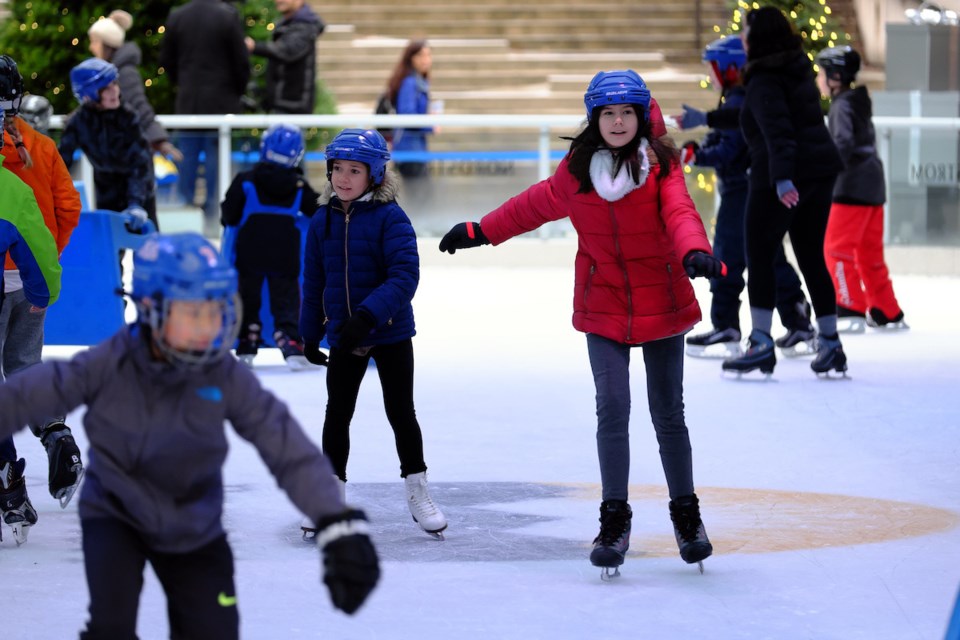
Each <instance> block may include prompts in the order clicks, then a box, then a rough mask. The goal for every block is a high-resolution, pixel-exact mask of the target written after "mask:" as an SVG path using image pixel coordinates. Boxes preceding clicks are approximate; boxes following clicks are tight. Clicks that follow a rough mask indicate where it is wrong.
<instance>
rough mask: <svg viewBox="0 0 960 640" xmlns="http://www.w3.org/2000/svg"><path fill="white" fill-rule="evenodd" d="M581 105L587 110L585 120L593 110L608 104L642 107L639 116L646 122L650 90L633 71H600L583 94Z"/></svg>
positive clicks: (648, 111)
mask: <svg viewBox="0 0 960 640" xmlns="http://www.w3.org/2000/svg"><path fill="white" fill-rule="evenodd" d="M583 104H584V106H585V107H586V108H587V120H589V119H590V117H591V115H592V114H593V110H594V109H596V108H597V107H602V106H605V105H608V104H635V105H639V106H640V107H642V113H640V114H639V115H640V116H641V117H642V118H643V120H646V119H647V114H649V113H650V90H649V89H647V85H646V84H645V83H644V82H643V78H641V77H640V74H638V73H637V72H636V71H634V70H633V69H624V70H620V71H600V72H599V73H597V75H595V76H593V80H591V81H590V85H589V86H588V87H587V92H586V93H585V94H583Z"/></svg>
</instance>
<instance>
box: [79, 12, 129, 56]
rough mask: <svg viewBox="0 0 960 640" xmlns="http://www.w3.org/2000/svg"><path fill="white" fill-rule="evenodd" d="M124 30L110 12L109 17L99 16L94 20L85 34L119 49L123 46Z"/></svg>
mask: <svg viewBox="0 0 960 640" xmlns="http://www.w3.org/2000/svg"><path fill="white" fill-rule="evenodd" d="M115 13H119V12H115ZM124 13H126V12H124ZM127 15H129V14H127ZM125 31H126V29H124V28H123V27H121V26H120V24H119V23H118V21H117V20H115V19H114V18H113V16H112V14H111V17H110V18H100V19H99V20H97V21H96V22H94V23H93V26H91V27H90V28H89V29H88V30H87V35H89V36H90V37H91V38H96V39H97V40H99V41H100V42H102V43H103V44H105V45H107V46H108V47H113V48H114V49H119V48H120V47H122V46H123V40H124V35H125Z"/></svg>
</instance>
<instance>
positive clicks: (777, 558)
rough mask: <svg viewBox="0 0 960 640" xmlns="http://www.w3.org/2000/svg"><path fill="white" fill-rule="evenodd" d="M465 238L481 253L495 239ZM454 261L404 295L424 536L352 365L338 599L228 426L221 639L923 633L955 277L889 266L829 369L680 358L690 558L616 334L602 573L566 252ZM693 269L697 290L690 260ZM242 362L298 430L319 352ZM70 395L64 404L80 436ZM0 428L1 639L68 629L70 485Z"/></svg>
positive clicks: (150, 626) (430, 271)
mask: <svg viewBox="0 0 960 640" xmlns="http://www.w3.org/2000/svg"><path fill="white" fill-rule="evenodd" d="M478 251H481V250H478ZM482 251H487V252H488V255H489V259H490V265H495V264H496V249H489V248H488V249H482ZM458 259H459V254H458V256H454V257H450V258H449V259H448V260H447V261H446V262H440V261H430V262H429V263H428V264H427V265H426V266H425V267H424V269H423V273H422V280H421V285H420V289H419V291H418V293H417V297H416V299H415V300H414V304H415V309H416V313H417V326H418V335H417V337H416V338H415V340H414V344H415V349H416V362H417V373H416V402H417V413H418V416H419V419H420V423H421V425H422V428H423V432H424V440H425V450H426V460H427V464H428V465H429V468H430V471H429V474H430V479H431V484H432V485H433V486H434V493H435V497H436V498H437V501H438V502H439V503H440V505H441V507H443V508H444V510H445V511H446V514H447V517H448V519H449V521H450V527H449V529H448V531H447V540H446V541H445V542H436V541H434V540H432V539H430V538H429V537H427V536H426V535H425V534H422V533H420V532H419V531H418V529H417V528H416V527H415V525H414V523H413V522H412V521H411V520H410V518H409V514H408V513H407V512H406V507H405V504H404V499H403V495H402V489H401V487H402V483H401V481H400V479H399V466H398V462H397V458H396V454H395V451H394V445H393V438H392V434H391V432H390V430H389V427H388V425H387V423H386V420H385V418H384V415H383V409H382V403H381V398H380V390H379V381H378V380H377V377H376V375H375V371H374V370H371V371H370V372H369V374H368V376H367V378H366V380H365V381H364V386H363V388H362V392H361V396H360V402H359V405H358V409H357V413H356V417H355V419H354V424H353V430H352V451H351V458H350V467H349V482H348V485H347V494H348V499H350V500H353V501H356V502H358V503H359V504H358V506H360V507H363V508H366V509H367V510H368V511H369V512H370V514H371V516H372V519H373V523H372V525H373V528H374V532H375V533H374V537H375V542H376V544H377V545H378V547H379V548H380V549H381V552H382V555H383V557H384V562H383V579H382V582H381V584H380V585H379V587H378V588H377V590H376V591H375V592H374V593H373V595H372V597H371V598H370V600H369V601H368V603H367V604H366V605H365V606H364V607H363V609H361V610H360V612H359V613H358V614H357V615H356V616H353V617H349V616H346V615H343V614H342V613H339V612H337V611H335V610H334V609H333V608H332V607H331V605H330V603H329V599H328V597H327V593H326V590H325V588H324V587H323V585H322V584H321V583H320V581H319V571H320V567H319V559H318V555H317V552H316V550H315V549H314V548H313V547H312V545H310V544H308V543H305V542H303V541H301V540H300V539H299V531H298V526H299V521H300V515H299V514H298V513H297V512H296V511H295V510H294V508H293V507H292V506H291V504H290V503H289V501H288V500H287V498H286V497H285V496H284V495H283V494H282V493H281V492H280V491H279V490H278V489H277V488H276V484H275V483H274V482H273V480H272V478H271V477H270V476H269V474H268V473H267V471H266V469H265V467H264V466H263V464H262V463H261V461H260V460H259V458H258V456H257V455H256V452H255V451H254V450H253V449H252V448H251V447H250V446H249V445H248V444H246V443H244V442H242V441H240V440H239V439H237V438H236V437H234V436H231V442H232V443H233V447H232V451H231V454H230V457H229V459H228V461H227V465H226V468H225V471H224V477H225V482H226V484H227V503H226V508H225V510H226V516H225V522H226V527H227V529H228V531H229V539H230V542H231V544H232V546H233V549H234V553H235V556H236V581H237V590H238V598H239V607H240V614H241V624H242V637H244V638H246V639H261V638H265V639H273V638H329V639H333V638H337V639H347V638H357V639H372V638H382V639H407V638H409V639H411V640H424V639H432V638H451V639H454V638H457V639H459V638H478V639H479V638H483V639H488V638H498V639H499V638H518V639H519V638H523V639H525V640H532V639H538V638H544V639H550V640H558V639H567V638H570V639H573V638H578V639H579V638H811V639H823V638H838V639H839V638H843V639H850V638H864V639H870V640H878V639H885V638H889V639H897V640H900V639H914V638H916V639H938V638H942V637H943V634H944V631H945V629H946V625H947V621H948V618H949V615H950V612H951V610H952V607H953V602H954V599H955V597H956V594H957V588H958V584H960V550H958V548H960V544H958V543H960V531H958V528H957V524H958V522H960V479H958V463H960V452H958V449H960V437H958V423H960V399H958V395H960V365H958V362H960V340H958V338H957V335H958V332H957V325H956V319H957V306H956V301H957V300H958V299H960V279H956V278H930V277H917V276H897V277H895V285H896V289H897V293H898V296H899V298H900V301H901V303H902V306H903V308H904V309H905V310H906V314H907V320H908V321H909V322H910V324H911V326H912V328H911V330H910V331H907V332H903V333H893V334H885V333H880V332H878V331H876V330H868V331H867V333H866V334H864V335H858V336H845V337H844V338H843V341H844V346H845V349H846V351H847V354H848V356H849V360H850V371H849V373H850V377H851V380H847V381H824V380H819V379H817V378H816V377H815V376H814V375H813V373H812V372H811V371H810V369H809V359H796V360H786V359H783V358H781V359H780V361H779V362H778V364H777V368H776V371H775V373H774V376H773V379H772V380H771V381H768V382H759V381H755V380H756V379H758V378H759V375H758V374H753V376H756V378H755V379H754V381H749V380H747V379H744V380H742V381H736V380H734V379H729V378H728V379H725V378H723V377H722V376H721V373H720V364H719V361H717V360H694V359H690V358H687V360H686V383H685V400H686V416H687V424H688V425H689V428H690V431H691V438H692V443H693V448H694V472H695V479H696V483H697V487H698V493H699V495H700V497H701V505H702V511H703V517H704V521H705V524H706V528H707V531H708V533H709V534H710V536H711V538H712V541H713V543H714V546H715V549H716V552H715V555H714V556H713V557H712V558H710V559H709V560H707V562H706V563H705V565H706V573H705V574H704V575H700V574H699V573H698V572H697V570H696V568H695V566H690V565H686V564H684V563H683V562H682V561H681V560H680V559H679V556H678V555H677V553H676V546H675V544H674V542H673V540H672V530H671V527H670V521H669V517H668V514H667V495H666V488H665V486H664V482H663V473H662V470H661V468H660V463H659V458H658V455H657V449H656V441H655V439H654V434H653V428H652V426H651V425H650V421H649V414H648V412H647V407H646V395H645V386H644V374H643V366H642V362H641V352H640V351H639V350H637V351H635V352H634V354H635V355H634V364H633V367H632V373H633V377H632V386H633V389H634V398H633V407H634V411H633V420H632V429H631V441H632V451H633V464H632V469H631V485H632V489H631V491H632V494H631V503H632V504H633V506H634V510H635V515H634V520H633V537H632V547H631V550H630V555H629V556H628V558H627V561H626V563H625V565H624V566H623V567H622V576H621V577H620V578H618V579H617V580H615V581H614V582H612V583H602V582H601V581H600V578H599V570H598V569H596V568H594V567H592V566H591V565H590V563H589V561H588V560H587V555H588V553H589V542H590V540H591V539H592V538H593V536H594V535H596V531H597V515H598V512H597V505H598V503H599V488H598V485H597V483H598V481H599V472H598V469H597V461H596V452H595V446H594V429H595V416H594V405H593V402H594V401H593V395H594V392H593V386H592V378H591V375H590V371H589V366H588V363H587V357H586V347H585V340H584V337H583V336H582V335H581V334H579V333H577V332H575V331H574V330H573V329H572V327H571V325H570V315H571V308H570V302H571V301H570V298H571V294H572V270H571V268H570V267H568V266H564V267H522V268H520V267H518V268H504V267H497V266H490V267H462V266H458ZM460 264H462V263H460ZM696 286H697V291H698V295H699V297H700V300H701V305H702V306H703V308H704V309H707V308H708V305H709V294H708V292H707V290H706V287H705V283H703V282H702V281H697V283H696ZM744 306H746V304H745V305H744ZM744 326H745V327H746V326H748V325H747V324H746V321H745V325H744ZM704 328H705V325H703V324H702V325H700V326H698V327H697V328H696V329H695V330H697V331H699V330H703V329H704ZM775 333H776V331H775ZM45 355H47V356H52V357H59V356H63V355H64V351H63V350H62V349H61V350H57V349H50V350H48V352H47V353H46V354H45ZM257 371H258V373H259V375H260V377H261V379H262V381H263V383H264V384H265V385H266V386H267V387H269V388H270V389H272V390H273V391H274V392H275V393H277V394H278V395H279V396H281V397H282V398H283V399H284V400H285V401H286V402H287V403H288V404H289V405H290V407H291V408H292V410H293V412H294V413H295V414H296V416H297V417H298V418H299V419H300V420H301V421H302V422H303V424H304V426H305V428H306V429H307V430H308V432H309V433H310V435H311V436H312V437H313V439H314V440H315V441H316V442H318V443H319V441H320V432H321V426H322V420H323V414H324V407H325V402H326V391H325V387H324V375H325V373H324V370H322V369H321V370H315V371H309V372H301V373H294V372H289V371H287V370H286V369H285V368H284V367H283V365H282V362H281V360H280V358H279V355H278V354H277V353H276V352H275V351H274V350H269V351H264V352H262V353H261V355H260V356H259V357H258V359H257ZM81 417H82V415H81V413H80V412H77V413H75V414H72V415H71V416H70V420H69V422H70V423H71V424H72V425H73V426H74V429H75V430H74V433H75V435H76V437H77V440H78V441H79V443H80V445H81V447H82V448H84V449H85V448H86V439H85V436H84V432H83V429H82V426H81ZM17 445H18V447H19V449H20V452H21V455H24V456H25V457H26V458H27V460H28V463H29V464H28V467H27V477H28V485H29V490H30V494H31V496H32V499H33V503H34V505H35V506H36V508H37V510H38V512H39V514H40V521H39V523H38V524H37V526H35V527H34V528H33V530H32V532H31V533H30V539H29V541H28V543H27V544H26V545H24V546H22V547H20V548H17V547H16V546H15V545H14V543H13V540H12V536H11V535H4V541H3V542H2V543H0V572H2V576H3V577H4V586H5V588H4V604H3V611H4V612H5V614H6V616H5V617H6V619H7V620H8V621H9V622H10V623H13V624H15V625H16V626H19V625H24V628H25V629H26V631H25V635H24V633H21V632H18V633H12V632H11V631H10V629H11V627H9V626H7V625H5V630H4V632H3V636H4V637H7V636H8V635H9V637H23V638H38V639H43V640H45V639H62V638H72V637H76V636H77V633H78V631H79V630H80V629H81V628H82V627H83V624H84V621H85V619H86V606H87V593H86V584H85V581H84V574H83V563H82V554H81V552H80V536H79V524H78V520H77V515H76V501H74V503H72V504H71V505H69V506H68V508H67V509H66V510H65V511H61V510H60V509H59V508H58V506H57V504H56V502H55V501H54V500H53V499H52V498H50V496H49V494H48V493H47V491H46V456H45V455H44V453H43V450H42V448H41V446H40V444H39V442H38V441H37V440H36V439H34V438H33V437H32V436H31V435H29V433H28V432H22V433H20V434H18V436H17ZM171 472H175V470H171ZM5 533H6V534H9V533H10V532H9V529H7V530H6V531H5ZM147 573H148V577H147V584H146V587H145V589H144V593H143V596H142V600H141V611H140V617H139V629H138V632H139V635H140V637H141V638H142V639H143V640H152V639H158V638H166V637H168V630H167V623H166V612H165V602H164V598H163V594H162V592H161V590H160V589H159V586H158V584H157V582H156V579H155V578H154V577H153V574H152V573H151V572H150V571H149V570H148V572H147Z"/></svg>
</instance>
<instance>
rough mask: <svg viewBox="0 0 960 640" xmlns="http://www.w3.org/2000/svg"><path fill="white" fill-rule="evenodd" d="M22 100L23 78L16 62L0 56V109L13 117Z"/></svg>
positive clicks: (8, 57)
mask: <svg viewBox="0 0 960 640" xmlns="http://www.w3.org/2000/svg"><path fill="white" fill-rule="evenodd" d="M22 98H23V76H21V75H20V70H19V69H18V68H17V63H16V61H15V60H14V59H13V58H11V57H10V56H6V55H0V109H3V110H4V111H6V112H7V114H9V115H10V117H13V116H15V115H17V112H18V111H19V110H20V100H21V99H22Z"/></svg>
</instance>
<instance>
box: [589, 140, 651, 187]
mask: <svg viewBox="0 0 960 640" xmlns="http://www.w3.org/2000/svg"><path fill="white" fill-rule="evenodd" d="M649 146H650V145H649V144H648V143H647V141H646V139H643V140H641V141H640V147H639V148H638V149H637V157H638V158H639V160H640V175H639V181H638V182H637V183H635V182H634V181H633V178H631V177H630V171H629V170H628V169H627V165H626V163H624V164H623V165H622V166H621V167H620V171H618V172H617V175H613V154H612V153H610V151H609V150H608V149H599V150H598V151H594V153H593V157H592V158H590V180H591V181H592V182H593V188H594V189H595V190H596V192H597V195H599V196H600V197H601V198H603V199H604V200H606V201H607V202H616V201H617V200H619V199H620V198H622V197H623V196H625V195H627V194H628V193H630V192H631V191H633V190H634V189H636V188H637V187H641V186H643V183H644V182H646V181H647V176H648V175H650V158H648V157H647V148H648V147H649Z"/></svg>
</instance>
